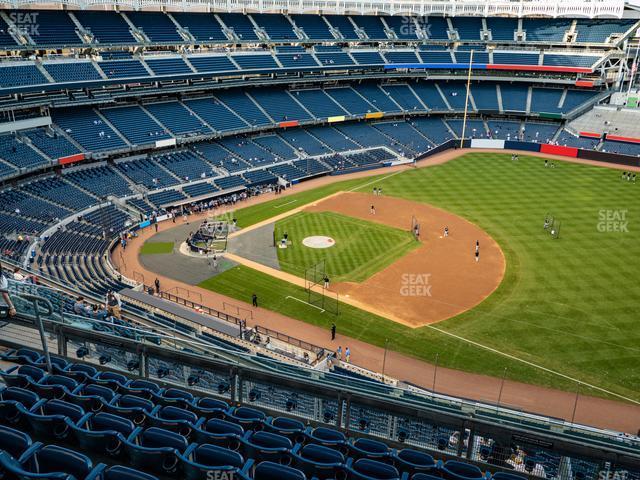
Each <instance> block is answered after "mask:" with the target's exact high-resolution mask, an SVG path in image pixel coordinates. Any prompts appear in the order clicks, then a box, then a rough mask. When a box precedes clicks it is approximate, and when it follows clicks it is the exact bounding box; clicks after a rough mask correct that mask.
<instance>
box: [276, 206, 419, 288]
mask: <svg viewBox="0 0 640 480" xmlns="http://www.w3.org/2000/svg"><path fill="white" fill-rule="evenodd" d="M285 232H287V233H288V235H289V240H290V241H291V244H290V245H289V247H288V248H286V249H280V248H279V249H278V260H279V261H280V268H282V270H283V271H285V272H288V273H292V274H293V275H297V276H299V277H303V278H304V276H305V270H306V269H308V268H310V267H312V266H314V265H317V264H318V263H320V262H321V261H323V260H324V261H325V269H326V273H327V275H328V276H329V278H330V279H331V281H332V282H362V281H364V280H366V279H367V278H369V277H370V276H371V275H373V274H374V273H376V272H378V271H380V270H382V269H383V268H384V267H386V266H387V265H390V264H392V263H393V262H394V261H396V260H397V259H398V258H400V257H401V256H402V255H404V254H405V253H407V252H409V251H410V250H412V249H413V248H416V247H417V246H419V243H418V242H416V241H415V240H414V238H413V236H412V235H411V234H410V233H409V232H408V231H402V230H400V229H397V228H393V227H389V226H386V225H378V224H375V223H372V222H367V221H364V220H360V219H357V218H353V217H348V216H345V215H340V214H338V213H334V212H313V213H312V212H299V213H296V214H294V215H292V216H291V217H288V218H286V219H284V220H280V221H279V222H277V223H276V226H275V235H276V239H280V238H282V236H283V234H284V233H285ZM315 235H323V236H328V237H331V238H333V239H334V240H335V242H336V243H335V245H334V246H333V247H329V248H325V249H317V248H310V247H307V246H305V245H303V244H302V240H303V239H305V238H306V237H310V236H315Z"/></svg>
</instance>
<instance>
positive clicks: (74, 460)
mask: <svg viewBox="0 0 640 480" xmlns="http://www.w3.org/2000/svg"><path fill="white" fill-rule="evenodd" d="M24 464H25V465H28V466H29V467H30V468H29V470H30V471H33V472H37V473H49V472H64V473H68V474H70V475H73V476H74V477H75V478H77V479H80V478H85V477H86V476H87V475H88V474H89V472H90V471H91V470H92V468H93V463H92V462H91V459H90V458H89V457H87V456H86V455H83V454H82V453H79V452H75V451H73V450H69V449H68V448H64V447H59V446H57V445H45V446H43V447H42V448H41V449H40V450H37V451H36V452H35V453H34V455H33V457H31V458H30V459H27V460H26V461H25V462H24Z"/></svg>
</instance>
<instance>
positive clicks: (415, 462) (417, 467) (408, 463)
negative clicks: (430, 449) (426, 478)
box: [393, 448, 437, 473]
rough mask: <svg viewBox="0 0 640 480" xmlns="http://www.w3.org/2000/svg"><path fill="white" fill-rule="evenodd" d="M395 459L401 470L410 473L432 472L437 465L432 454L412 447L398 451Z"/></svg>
mask: <svg viewBox="0 0 640 480" xmlns="http://www.w3.org/2000/svg"><path fill="white" fill-rule="evenodd" d="M393 460H394V463H395V465H396V466H397V467H398V469H399V470H401V471H403V472H409V473H417V472H431V471H433V470H435V469H436V466H437V464H436V462H435V461H434V460H433V457H432V456H431V455H429V454H428V453H424V452H420V451H418V450H413V449H410V448H404V449H402V450H399V451H397V452H396V453H395V454H394V456H393Z"/></svg>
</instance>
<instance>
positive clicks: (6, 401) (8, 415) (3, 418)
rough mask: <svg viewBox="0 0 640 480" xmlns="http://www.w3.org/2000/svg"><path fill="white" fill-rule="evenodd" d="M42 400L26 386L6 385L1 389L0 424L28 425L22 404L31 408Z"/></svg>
mask: <svg viewBox="0 0 640 480" xmlns="http://www.w3.org/2000/svg"><path fill="white" fill-rule="evenodd" d="M39 401H40V397H39V396H38V395H37V394H36V393H34V392H32V391H30V390H26V389H24V388H19V387H5V388H3V389H1V390H0V424H2V425H11V426H26V422H25V419H24V416H23V415H22V412H23V411H24V410H21V409H20V408H18V404H20V405H21V406H22V407H23V408H24V409H25V410H31V409H32V408H33V406H34V405H35V404H36V403H38V402H39Z"/></svg>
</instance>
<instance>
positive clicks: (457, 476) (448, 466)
mask: <svg viewBox="0 0 640 480" xmlns="http://www.w3.org/2000/svg"><path fill="white" fill-rule="evenodd" d="M442 476H443V477H444V478H448V479H449V480H474V479H478V478H482V477H483V474H482V471H480V469H479V468H478V467H476V466H475V465H471V464H469V463H464V462H458V461H456V460H449V461H447V462H446V463H445V464H444V466H443V467H442Z"/></svg>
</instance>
